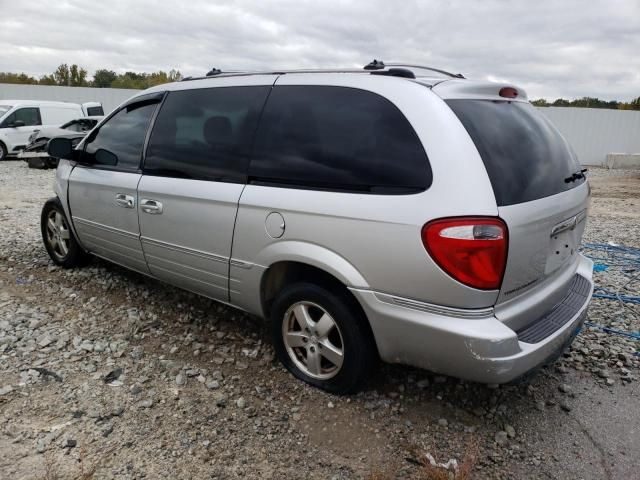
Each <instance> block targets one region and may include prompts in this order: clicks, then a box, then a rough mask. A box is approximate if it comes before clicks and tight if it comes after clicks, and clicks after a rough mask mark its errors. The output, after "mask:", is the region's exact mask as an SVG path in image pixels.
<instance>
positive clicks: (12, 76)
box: [0, 72, 38, 85]
mask: <svg viewBox="0 0 640 480" xmlns="http://www.w3.org/2000/svg"><path fill="white" fill-rule="evenodd" d="M0 83H17V84H22V85H34V84H37V83H38V80H37V79H35V78H33V77H30V76H29V75H27V74H26V73H10V72H0Z"/></svg>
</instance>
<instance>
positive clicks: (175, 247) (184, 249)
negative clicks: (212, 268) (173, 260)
mask: <svg viewBox="0 0 640 480" xmlns="http://www.w3.org/2000/svg"><path fill="white" fill-rule="evenodd" d="M140 240H141V241H142V243H143V244H145V243H146V244H148V245H151V246H155V247H161V248H166V249H167V250H173V251H174V252H178V253H185V254H187V255H193V256H194V257H200V258H204V259H206V260H213V261H214V262H221V263H227V262H228V261H229V257H223V256H222V255H216V254H215V253H207V252H203V251H202V250H195V249H193V248H187V247H181V246H179V245H175V244H173V243H167V242H162V241H160V240H156V239H155V238H149V237H140Z"/></svg>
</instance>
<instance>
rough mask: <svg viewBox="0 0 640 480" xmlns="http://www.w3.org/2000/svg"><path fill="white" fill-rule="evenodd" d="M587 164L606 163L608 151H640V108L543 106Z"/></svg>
mask: <svg viewBox="0 0 640 480" xmlns="http://www.w3.org/2000/svg"><path fill="white" fill-rule="evenodd" d="M539 110H540V111H541V112H542V113H543V114H545V115H546V116H547V118H549V120H551V122H552V123H553V124H554V125H555V126H556V127H557V128H558V130H560V132H562V135H564V137H565V138H566V139H567V141H568V142H569V143H570V144H571V146H572V147H573V149H574V150H575V152H576V154H577V155H578V158H579V159H580V162H581V163H582V164H583V165H603V164H604V163H605V160H606V157H607V154H608V153H640V111H634V110H608V109H603V108H575V107H540V108H539Z"/></svg>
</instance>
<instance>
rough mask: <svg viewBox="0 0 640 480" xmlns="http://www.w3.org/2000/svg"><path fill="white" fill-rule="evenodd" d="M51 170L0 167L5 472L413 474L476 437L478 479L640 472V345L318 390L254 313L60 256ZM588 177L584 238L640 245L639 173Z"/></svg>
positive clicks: (624, 316)
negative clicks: (281, 354)
mask: <svg viewBox="0 0 640 480" xmlns="http://www.w3.org/2000/svg"><path fill="white" fill-rule="evenodd" d="M53 175H54V172H53V171H37V170H29V169H27V168H26V166H25V165H24V164H23V163H22V162H4V163H0V227H1V228H0V478H22V477H28V478H43V477H44V476H45V471H49V472H57V473H58V474H59V477H60V478H67V477H73V476H75V475H77V473H78V471H79V470H78V468H79V467H78V465H79V461H80V460H81V462H83V465H84V469H85V470H87V469H90V468H95V469H96V474H95V477H94V478H118V479H133V478H141V477H146V478H166V477H171V478H220V479H222V478H237V477H246V478H284V477H288V478H318V479H326V478H332V479H350V478H367V477H368V476H369V475H370V474H372V473H374V472H377V473H380V472H386V473H388V474H389V478H396V477H397V478H403V477H404V478H409V477H410V476H412V475H415V474H416V472H417V468H418V467H417V466H416V462H420V461H424V459H425V458H427V456H426V455H427V454H429V455H432V456H433V457H434V458H435V460H436V461H437V462H438V463H440V462H442V463H444V462H447V461H448V460H450V459H457V461H458V462H461V461H462V458H463V456H464V454H465V452H466V451H467V450H468V449H469V448H470V447H469V445H472V444H475V445H477V449H478V450H477V451H478V460H477V464H476V467H475V475H476V478H541V477H548V478H633V476H634V475H637V469H636V468H637V466H634V463H635V461H634V459H637V458H640V444H639V443H640V440H639V439H638V436H637V435H635V438H633V435H632V434H630V433H629V432H634V431H635V432H637V431H638V430H639V429H640V419H639V418H638V415H639V414H638V410H640V409H638V408H637V406H638V405H639V403H638V401H637V398H638V395H639V394H640V393H639V390H638V384H639V383H640V382H638V381H637V380H638V375H639V374H640V358H639V357H638V356H636V355H635V354H634V352H636V350H637V349H638V348H639V345H638V343H639V342H638V341H636V340H633V339H628V338H624V337H621V336H616V335H610V334H607V333H604V332H602V331H600V330H597V329H594V328H586V329H585V330H584V331H583V332H581V334H580V335H579V336H578V338H577V339H576V342H575V343H574V345H573V347H572V349H571V351H570V352H567V354H566V355H565V356H563V358H561V359H560V360H559V361H558V362H557V363H556V364H555V365H554V366H552V367H549V368H546V369H543V370H542V371H541V372H540V373H539V374H538V375H536V376H535V377H534V378H533V379H532V380H531V381H530V383H528V384H523V385H517V386H483V385H477V384H472V383H468V382H463V381H459V380H456V379H452V378H448V377H443V376H440V375H438V376H435V375H432V374H430V373H429V372H425V371H421V370H416V369H411V368H407V367H400V366H383V367H382V368H381V369H380V371H379V373H378V375H377V376H376V378H375V379H374V380H373V381H372V383H371V385H370V386H369V388H368V389H367V390H366V391H365V392H363V393H361V394H359V395H356V396H351V397H336V396H332V395H328V394H326V393H323V392H320V391H318V390H315V389H313V388H310V387H308V386H306V385H303V384H301V383H300V382H298V381H296V380H295V379H293V378H292V377H291V376H290V375H288V374H287V373H286V372H285V371H284V370H283V369H282V368H281V367H280V366H279V365H278V364H277V363H276V362H274V359H273V349H272V347H271V345H270V340H269V337H268V335H267V329H266V328H265V326H264V324H263V323H262V322H261V321H260V320H258V319H255V318H253V317H250V316H247V315H245V314H243V313H240V312H237V311H235V310H233V309H230V308H227V307H225V306H222V305H219V304H216V303H215V302H212V301H209V300H206V299H203V298H200V297H197V296H195V295H192V294H190V293H186V292H183V291H180V290H177V289H174V288H172V287H168V286H166V285H163V284H161V283H159V282H156V281H153V280H150V279H147V278H144V277H142V276H140V275H137V274H135V273H131V272H128V271H125V270H123V269H121V268H119V267H116V266H113V265H110V264H107V263H106V262H102V261H98V260H95V261H94V262H92V263H91V264H90V265H89V266H88V267H86V268H83V269H80V270H61V269H59V268H57V267H55V266H54V265H53V264H52V263H51V262H50V261H49V259H48V257H47V255H46V252H45V251H44V249H43V247H42V245H41V240H40V234H39V226H38V225H39V212H40V208H41V205H42V203H43V202H44V200H45V199H47V198H48V197H50V196H51V183H52V180H53ZM589 176H590V177H591V179H592V186H593V192H594V198H593V202H592V203H593V204H592V209H591V214H590V219H589V224H588V230H587V232H586V235H585V240H586V241H589V242H598V243H606V242H609V241H611V242H615V243H620V244H625V245H629V246H635V247H640V244H639V243H640V207H639V205H640V172H638V171H606V170H599V169H598V170H593V169H592V170H591V171H590V173H589ZM626 273H628V272H626ZM596 280H597V283H598V284H599V285H601V286H604V287H606V288H609V289H613V290H620V289H621V288H623V285H624V282H625V281H627V280H628V276H627V275H625V272H621V271H619V270H616V269H615V268H609V269H608V270H606V271H603V272H599V273H596ZM627 288H628V289H629V288H630V289H631V290H629V291H634V292H635V293H633V294H635V295H637V294H638V290H640V288H639V286H638V284H632V285H627ZM634 289H635V290H634ZM589 319H590V321H591V322H593V323H597V324H599V325H604V326H610V327H614V328H617V329H620V330H626V331H636V332H637V331H639V330H640V307H639V306H637V305H635V306H634V305H629V304H621V303H619V302H615V301H614V302H612V301H605V300H596V301H594V302H593V304H592V307H591V309H590V313H589ZM634 404H635V406H636V408H635V411H634V409H633V408H632V405H634ZM605 407H606V408H605ZM616 408H620V409H622V410H621V411H618V412H617V414H618V415H619V417H620V418H624V419H625V421H624V422H623V423H616V420H615V418H617V417H615V416H614V417H611V415H613V414H612V413H611V412H612V411H615V409H616ZM634 429H635V430H634ZM603 432H604V433H603ZM618 434H620V435H627V438H628V439H627V440H626V441H624V442H621V441H620V440H619V439H618ZM629 435H630V437H629ZM407 458H408V459H409V460H411V461H407V460H406V459H407Z"/></svg>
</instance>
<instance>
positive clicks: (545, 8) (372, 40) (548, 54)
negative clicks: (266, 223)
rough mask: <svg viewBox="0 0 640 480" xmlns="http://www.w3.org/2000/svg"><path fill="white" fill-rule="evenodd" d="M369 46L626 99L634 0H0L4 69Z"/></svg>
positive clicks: (383, 55)
mask: <svg viewBox="0 0 640 480" xmlns="http://www.w3.org/2000/svg"><path fill="white" fill-rule="evenodd" d="M374 57H375V58H378V59H383V60H385V61H387V62H390V61H406V62H412V63H419V64H424V65H432V66H437V67H441V68H445V69H448V70H452V71H454V72H462V73H463V74H465V75H466V76H467V77H470V78H476V79H491V80H506V81H510V82H514V83H516V84H518V85H520V86H522V87H524V88H525V89H526V90H527V92H528V94H529V97H530V98H532V99H534V98H539V97H545V98H548V99H555V98H557V97H564V98H575V97H582V96H594V97H600V98H602V99H618V100H624V101H628V100H631V99H632V98H635V97H638V96H640V0H606V1H601V0H526V1H525V0H522V1H508V0H488V1H478V0H450V1H445V0H441V1H435V0H433V1H428V0H422V1H412V0H404V1H397V2H396V1H392V0H369V1H355V0H350V1H343V0H324V1H319V0H316V1H306V0H285V1H279V2H275V1H274V2H271V1H267V0H238V1H222V0H219V1H213V0H211V1H206V0H164V1H162V2H152V1H147V0H136V1H126V0H120V1H116V0H101V1H99V2H97V1H91V0H67V1H65V0H55V1H45V0H0V71H11V72H25V73H28V74H30V75H36V76H40V75H43V74H46V73H51V72H52V71H53V70H54V69H55V68H56V67H57V66H58V65H59V64H61V63H68V64H72V63H77V64H79V65H81V66H83V67H84V68H86V69H87V70H88V71H89V74H90V75H91V74H93V72H94V71H95V70H96V69H98V68H107V69H110V70H115V71H116V72H119V73H120V72H124V71H126V70H134V71H145V72H152V71H156V70H165V71H168V70H170V69H172V68H176V69H178V70H180V71H181V72H182V73H183V74H184V75H202V74H204V73H205V72H206V71H207V70H208V69H209V68H210V67H212V66H215V67H217V68H221V69H223V70H225V69H229V70H232V69H264V68H287V67H288V68H300V67H303V68H306V67H336V66H349V67H352V66H362V65H363V64H365V63H367V62H369V61H370V60H371V59H373V58H374Z"/></svg>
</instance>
